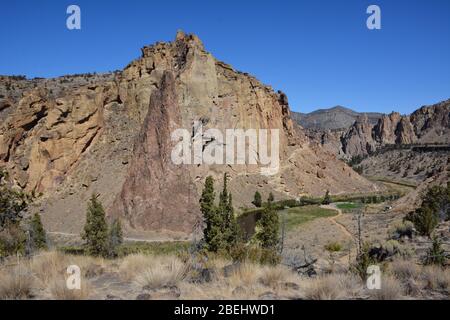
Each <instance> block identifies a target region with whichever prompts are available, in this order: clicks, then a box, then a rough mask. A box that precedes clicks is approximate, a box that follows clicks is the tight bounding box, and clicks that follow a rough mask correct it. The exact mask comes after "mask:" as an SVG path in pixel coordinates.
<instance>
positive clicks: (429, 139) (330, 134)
mask: <svg viewBox="0 0 450 320" xmlns="http://www.w3.org/2000/svg"><path fill="white" fill-rule="evenodd" d="M449 123H450V100H447V101H443V102H441V103H438V104H435V105H431V106H424V107H422V108H420V109H418V110H416V111H415V112H414V113H412V114H411V115H404V116H402V115H400V114H399V113H398V112H392V113H391V114H389V115H383V116H381V118H380V119H379V120H378V122H377V123H376V124H371V123H370V121H369V120H368V119H367V117H364V116H363V117H359V118H358V119H357V120H356V121H355V122H354V123H353V124H352V125H351V126H350V127H349V128H347V129H345V130H333V131H331V130H322V131H320V132H314V133H313V134H312V133H310V132H309V133H308V135H309V136H310V137H311V138H312V139H313V140H315V141H316V142H317V143H319V144H321V145H322V146H323V147H325V148H326V149H328V150H329V151H330V152H332V153H334V154H336V155H338V156H339V157H340V158H343V159H350V158H352V157H354V156H367V155H369V154H372V153H373V152H375V151H377V150H379V149H381V148H383V147H385V146H388V145H405V144H449V143H450V124H449Z"/></svg>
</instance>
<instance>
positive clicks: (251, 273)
mask: <svg viewBox="0 0 450 320" xmlns="http://www.w3.org/2000/svg"><path fill="white" fill-rule="evenodd" d="M260 275H261V267H260V266H259V265H257V264H254V263H251V262H245V263H242V264H241V265H240V266H239V268H237V269H236V270H234V271H233V272H232V273H231V275H230V277H228V278H227V280H228V281H227V282H228V283H229V284H230V285H231V286H232V287H252V286H255V285H257V284H258V281H259V279H260Z"/></svg>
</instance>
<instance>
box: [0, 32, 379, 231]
mask: <svg viewBox="0 0 450 320" xmlns="http://www.w3.org/2000/svg"><path fill="white" fill-rule="evenodd" d="M7 84H8V85H7ZM0 93H1V98H0V108H1V109H0V119H2V122H1V124H0V166H1V167H4V168H6V169H7V170H8V171H9V173H10V177H11V178H12V179H13V180H14V182H15V183H16V185H17V186H18V187H20V188H22V189H24V190H26V191H28V192H34V193H35V194H38V193H42V197H41V198H40V200H39V202H38V205H39V208H40V210H41V213H42V217H43V220H44V223H45V224H46V226H47V228H49V229H50V230H52V231H64V232H79V231H80V230H81V227H82V225H83V223H84V217H85V204H86V200H87V199H88V198H89V196H90V195H91V194H92V193H98V194H99V195H100V200H101V201H102V202H103V203H104V205H105V207H106V208H107V213H108V215H109V216H117V217H120V218H122V219H123V220H124V222H125V224H126V226H127V228H128V230H143V231H146V230H170V231H179V232H184V233H189V232H191V230H192V227H193V225H194V224H195V223H196V221H198V220H199V218H200V215H199V208H198V198H199V194H200V192H201V188H202V184H203V182H204V179H205V177H206V176H207V175H213V176H214V177H215V178H216V180H217V187H219V185H220V183H221V179H222V176H223V173H224V172H226V173H228V175H229V177H230V178H229V180H230V181H229V185H230V190H231V192H232V193H233V199H234V204H235V206H236V207H237V208H239V207H242V206H251V200H252V197H253V194H254V192H255V191H256V190H259V191H260V192H261V193H262V194H263V195H267V194H268V193H269V192H270V191H272V192H274V194H275V196H276V197H277V198H293V197H298V196H300V195H304V194H310V195H323V194H324V193H325V191H326V190H327V189H329V190H330V191H331V192H332V193H345V192H347V193H351V192H364V191H374V190H376V186H374V185H373V184H372V183H370V182H368V181H367V180H365V179H364V178H362V177H360V176H359V175H358V174H356V173H355V172H354V171H353V170H352V169H351V168H349V167H348V166H346V165H345V164H344V163H343V162H341V161H339V160H337V159H336V156H335V155H333V154H331V153H329V152H327V151H325V150H324V149H323V148H321V147H320V146H316V145H310V143H309V140H308V138H307V137H306V136H305V134H304V132H303V130H302V129H301V128H300V127H298V126H297V125H296V124H294V123H293V122H292V120H291V115H290V110H289V105H288V100H287V97H286V95H285V94H283V93H282V92H274V91H273V90H272V88H270V87H269V86H266V85H263V84H261V83H260V82H259V81H258V80H256V79H255V78H254V77H252V76H250V75H248V74H246V73H241V72H238V71H236V70H234V69H233V68H232V67H231V66H229V65H227V64H225V63H223V62H220V61H217V60H216V59H214V57H213V56H212V55H211V54H210V53H208V52H207V51H206V50H205V48H204V46H203V44H202V42H201V41H200V40H199V39H198V38H197V37H196V36H195V35H186V34H184V33H182V32H179V33H178V34H177V37H176V39H175V41H173V42H170V43H157V44H155V45H152V46H148V47H144V48H143V49H142V56H141V57H140V58H139V59H137V60H135V61H133V62H132V63H130V64H129V65H128V66H127V67H126V68H125V69H124V70H122V71H118V72H115V73H111V74H106V75H89V76H87V75H79V76H72V77H62V78H56V79H35V80H26V79H13V78H11V77H3V78H1V79H0ZM2 106H3V107H2ZM195 123H201V124H202V125H203V128H204V130H207V129H208V128H215V129H218V130H219V131H225V130H226V129H236V128H237V129H244V130H247V129H279V131H280V135H279V138H280V148H279V151H280V161H281V163H280V170H279V171H278V172H277V173H276V174H274V175H271V176H264V175H261V171H260V166H259V165H251V164H238V165H235V164H228V165H200V164H199V165H176V164H174V163H173V161H172V159H171V152H172V150H173V148H174V145H175V142H174V141H172V139H171V134H172V132H174V130H176V129H180V128H184V129H187V130H189V131H190V132H192V136H191V138H194V137H195V136H196V135H198V134H200V135H201V134H202V132H200V131H198V128H196V127H195V126H194V124H195ZM202 140H203V141H204V142H203V143H204V145H203V147H205V146H206V144H207V143H210V142H211V141H210V140H208V137H204V136H203V137H202Z"/></svg>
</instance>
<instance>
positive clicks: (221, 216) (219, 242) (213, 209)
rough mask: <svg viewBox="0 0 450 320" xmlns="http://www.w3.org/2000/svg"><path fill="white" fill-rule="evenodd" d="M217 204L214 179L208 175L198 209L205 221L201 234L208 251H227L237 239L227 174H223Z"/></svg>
mask: <svg viewBox="0 0 450 320" xmlns="http://www.w3.org/2000/svg"><path fill="white" fill-rule="evenodd" d="M223 180H224V182H223V189H222V192H221V193H220V194H219V204H218V206H216V205H215V204H214V200H215V192H214V179H213V177H211V176H208V177H207V178H206V180H205V185H204V188H203V191H202V195H201V197H200V201H199V202H200V210H201V212H202V215H203V219H204V221H205V224H206V226H205V229H204V230H203V236H204V240H205V247H206V249H207V250H208V251H211V252H219V251H229V250H230V249H231V247H232V246H233V245H234V244H236V242H237V240H238V226H237V221H236V218H235V216H234V209H233V199H232V195H231V193H229V192H228V190H227V176H226V174H224V179H223Z"/></svg>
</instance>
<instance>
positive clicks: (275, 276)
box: [259, 266, 292, 289]
mask: <svg viewBox="0 0 450 320" xmlns="http://www.w3.org/2000/svg"><path fill="white" fill-rule="evenodd" d="M260 274H261V275H260V278H259V281H260V282H261V283H262V284H263V285H265V286H267V287H271V288H274V289H275V288H278V287H279V286H280V285H281V284H283V283H286V282H288V281H289V280H291V279H292V272H291V271H290V270H289V269H287V268H286V267H284V266H274V267H263V268H261V271H260Z"/></svg>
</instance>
